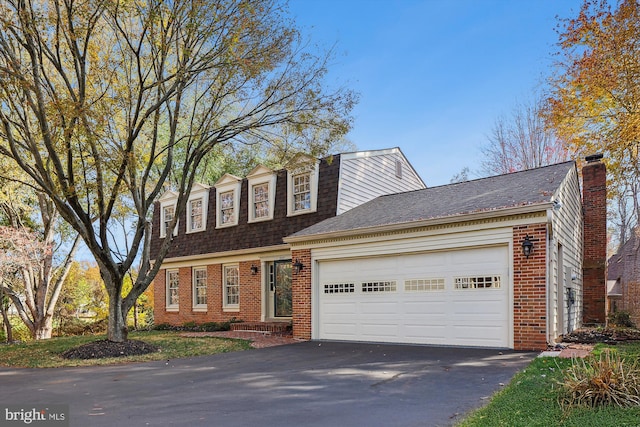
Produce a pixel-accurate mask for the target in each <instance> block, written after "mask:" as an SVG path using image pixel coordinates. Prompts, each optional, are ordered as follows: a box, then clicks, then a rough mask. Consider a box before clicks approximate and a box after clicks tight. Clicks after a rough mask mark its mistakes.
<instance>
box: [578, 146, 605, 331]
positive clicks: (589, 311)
mask: <svg viewBox="0 0 640 427" xmlns="http://www.w3.org/2000/svg"><path fill="white" fill-rule="evenodd" d="M606 185H607V170H606V167H605V165H604V163H602V162H601V161H599V160H598V159H597V158H596V159H592V160H591V161H589V162H588V163H587V164H586V165H585V166H584V167H583V168H582V186H583V190H582V200H583V206H584V260H583V270H582V277H583V281H582V286H583V291H582V301H583V303H582V321H583V323H585V324H594V323H604V322H605V320H606V318H605V311H606V305H605V301H606V295H607V287H606V275H605V267H606V260H607V186H606Z"/></svg>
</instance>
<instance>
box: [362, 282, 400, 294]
mask: <svg viewBox="0 0 640 427" xmlns="http://www.w3.org/2000/svg"><path fill="white" fill-rule="evenodd" d="M361 285H362V292H364V293H372V292H395V291H396V281H395V280H389V281H379V282H362V284H361Z"/></svg>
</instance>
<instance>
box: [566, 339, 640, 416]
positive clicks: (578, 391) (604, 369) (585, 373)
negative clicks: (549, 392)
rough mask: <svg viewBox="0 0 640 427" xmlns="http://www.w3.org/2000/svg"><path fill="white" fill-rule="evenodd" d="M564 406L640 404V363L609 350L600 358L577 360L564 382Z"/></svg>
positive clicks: (623, 405)
mask: <svg viewBox="0 0 640 427" xmlns="http://www.w3.org/2000/svg"><path fill="white" fill-rule="evenodd" d="M560 386H561V394H560V405H561V406H562V407H563V408H565V409H567V408H569V407H573V406H587V407H596V406H620V407H628V406H637V405H640V366H639V365H638V362H637V360H636V359H634V360H633V361H630V360H626V359H624V358H622V357H621V356H620V354H618V353H617V352H614V351H611V350H609V349H606V350H605V351H603V352H602V353H601V354H600V356H599V357H595V356H592V357H590V358H587V359H574V360H573V363H572V365H571V367H569V369H567V370H566V371H565V373H564V378H563V381H562V382H560Z"/></svg>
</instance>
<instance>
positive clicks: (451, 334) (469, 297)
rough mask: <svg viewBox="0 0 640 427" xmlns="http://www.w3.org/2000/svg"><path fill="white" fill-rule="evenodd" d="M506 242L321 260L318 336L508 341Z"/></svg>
mask: <svg viewBox="0 0 640 427" xmlns="http://www.w3.org/2000/svg"><path fill="white" fill-rule="evenodd" d="M507 254H508V251H507V247H506V246H501V247H492V248H481V249H480V248H479V249H468V250H457V251H450V252H436V253H429V254H411V255H394V256H384V257H373V258H359V259H348V260H331V261H320V262H319V263H318V272H319V276H318V277H319V282H318V283H319V286H320V289H319V290H318V294H319V310H318V321H317V322H316V323H317V327H318V333H317V337H318V338H320V339H328V340H349V341H371V342H393V343H420V344H438V345H458V346H482V347H509V346H510V340H509V331H510V327H511V326H510V318H511V317H510V314H509V313H510V309H509V287H510V286H509V277H508V269H507V265H508V255H507Z"/></svg>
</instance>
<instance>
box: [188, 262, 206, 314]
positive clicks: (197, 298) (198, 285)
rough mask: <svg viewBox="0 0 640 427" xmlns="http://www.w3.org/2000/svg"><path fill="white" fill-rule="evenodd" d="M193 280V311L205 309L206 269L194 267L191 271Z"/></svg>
mask: <svg viewBox="0 0 640 427" xmlns="http://www.w3.org/2000/svg"><path fill="white" fill-rule="evenodd" d="M191 277H192V280H193V308H194V310H198V309H206V308H207V267H194V268H193V270H192V271H191Z"/></svg>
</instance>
